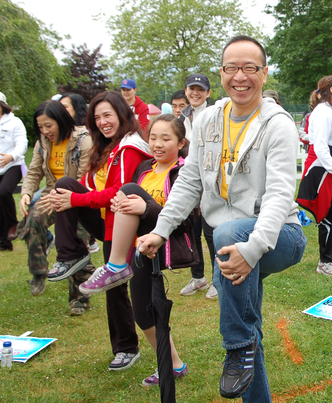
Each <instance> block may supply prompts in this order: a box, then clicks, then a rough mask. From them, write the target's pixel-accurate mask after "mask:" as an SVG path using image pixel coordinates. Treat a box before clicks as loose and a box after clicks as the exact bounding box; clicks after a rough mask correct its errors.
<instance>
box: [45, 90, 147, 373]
mask: <svg viewBox="0 0 332 403" xmlns="http://www.w3.org/2000/svg"><path fill="white" fill-rule="evenodd" d="M87 124H88V127H89V129H90V131H91V136H92V140H93V148H92V151H91V154H90V161H89V166H88V167H87V170H88V172H87V173H86V174H85V175H84V177H83V178H82V180H81V181H80V182H77V181H75V180H71V179H70V178H62V179H61V180H59V181H57V183H56V185H55V189H56V191H55V190H54V191H53V192H52V196H51V202H52V206H53V208H54V209H55V210H56V211H57V213H58V214H56V248H57V252H58V257H57V262H56V263H55V264H54V266H53V269H52V270H51V271H50V273H49V275H48V279H49V280H50V281H59V280H63V279H64V278H67V277H68V276H70V275H72V274H73V273H75V272H77V271H78V270H81V268H82V267H84V265H85V261H86V260H87V258H88V257H89V253H88V250H87V249H86V246H85V244H84V242H82V241H81V239H80V238H79V237H77V235H76V227H77V223H78V222H80V223H81V224H82V225H83V227H84V228H85V229H86V230H87V231H88V232H89V233H90V234H91V235H92V236H94V237H95V238H97V239H99V240H102V241H103V242H104V244H103V251H104V259H105V262H107V261H108V256H109V253H110V250H111V243H112V232H113V221H114V213H112V212H111V210H110V205H111V199H112V198H114V196H115V195H116V193H117V192H118V190H119V189H120V187H121V186H122V185H124V184H125V183H128V182H130V181H131V178H132V176H133V174H134V172H135V170H136V168H137V166H138V165H139V164H140V163H141V162H142V161H143V160H145V159H147V158H150V157H151V156H150V149H149V146H148V144H147V143H146V142H145V141H144V139H143V138H142V137H141V133H142V131H141V128H140V126H139V123H138V122H137V120H136V119H135V116H134V115H133V113H132V111H131V109H130V107H129V106H128V105H127V103H126V101H125V100H124V99H123V97H122V96H121V95H120V94H118V93H116V92H103V93H101V94H98V95H97V96H96V97H95V98H93V100H92V101H91V103H90V106H89V110H88V121H87ZM107 313H108V323H109V330H110V336H111V343H112V347H113V353H114V355H115V359H114V360H113V361H112V362H111V364H110V367H109V369H110V370H122V369H126V368H128V367H130V366H131V365H132V364H133V363H134V362H135V360H136V359H137V358H139V352H138V338H137V334H136V331H135V323H134V318H133V313H132V307H131V303H130V300H129V297H128V290H127V283H124V284H122V285H121V286H119V287H116V288H114V289H112V290H109V291H108V292H107Z"/></svg>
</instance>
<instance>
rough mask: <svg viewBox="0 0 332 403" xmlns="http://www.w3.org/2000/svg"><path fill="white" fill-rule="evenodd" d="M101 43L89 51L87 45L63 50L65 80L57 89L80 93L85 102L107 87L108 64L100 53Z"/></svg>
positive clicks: (62, 91)
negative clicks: (64, 54) (64, 56)
mask: <svg viewBox="0 0 332 403" xmlns="http://www.w3.org/2000/svg"><path fill="white" fill-rule="evenodd" d="M101 46H102V45H99V46H98V47H97V48H96V49H95V50H93V51H92V52H90V50H89V49H88V48H87V45H86V44H84V45H81V46H78V48H76V47H75V45H72V49H71V50H70V51H68V52H65V53H66V55H67V58H66V59H64V60H63V61H64V63H65V65H64V74H65V77H66V78H65V81H64V82H63V83H62V84H59V85H58V91H59V92H60V93H64V92H74V93H75V94H79V95H81V96H82V97H83V98H84V99H85V101H86V102H88V103H89V102H90V101H91V99H92V98H93V97H94V96H95V95H97V94H99V93H100V92H101V91H105V90H106V89H107V85H108V84H109V81H110V80H109V76H108V75H107V74H106V73H107V69H108V65H107V63H106V61H105V60H104V59H103V55H102V54H101V53H100V49H101Z"/></svg>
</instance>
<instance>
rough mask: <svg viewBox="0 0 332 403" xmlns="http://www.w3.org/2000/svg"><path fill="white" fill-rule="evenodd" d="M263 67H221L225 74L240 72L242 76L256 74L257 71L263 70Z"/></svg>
mask: <svg viewBox="0 0 332 403" xmlns="http://www.w3.org/2000/svg"><path fill="white" fill-rule="evenodd" d="M264 67H265V66H253V65H248V66H244V67H238V66H222V71H223V72H224V73H226V74H236V73H237V72H238V71H239V70H242V72H243V73H244V74H254V73H257V71H258V70H260V69H263V68H264Z"/></svg>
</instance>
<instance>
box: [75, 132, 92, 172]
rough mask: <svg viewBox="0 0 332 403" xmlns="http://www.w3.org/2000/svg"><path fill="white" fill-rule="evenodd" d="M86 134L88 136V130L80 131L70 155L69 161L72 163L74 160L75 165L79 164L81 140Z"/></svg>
mask: <svg viewBox="0 0 332 403" xmlns="http://www.w3.org/2000/svg"><path fill="white" fill-rule="evenodd" d="M86 136H88V132H83V133H81V134H80V135H79V137H78V139H77V143H76V146H75V148H74V149H73V154H72V156H71V163H72V164H73V163H74V162H75V163H76V166H77V167H78V166H79V163H80V157H81V146H82V141H83V140H84V138H85V137H86Z"/></svg>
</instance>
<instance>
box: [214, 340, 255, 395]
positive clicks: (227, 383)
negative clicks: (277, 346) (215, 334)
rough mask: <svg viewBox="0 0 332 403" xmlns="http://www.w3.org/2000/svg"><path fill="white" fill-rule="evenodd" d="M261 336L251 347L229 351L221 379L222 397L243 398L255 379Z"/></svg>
mask: <svg viewBox="0 0 332 403" xmlns="http://www.w3.org/2000/svg"><path fill="white" fill-rule="evenodd" d="M258 345H259V336H258V333H257V335H256V338H255V341H254V342H253V343H252V344H250V345H249V346H246V347H242V348H237V349H235V350H227V353H226V358H225V361H224V368H223V373H222V375H221V378H220V389H219V391H220V395H221V396H223V397H226V398H228V399H235V398H237V397H240V396H242V395H243V394H244V393H245V392H246V390H247V389H248V388H249V386H250V384H251V382H252V380H253V378H254V361H255V356H256V352H257V348H258Z"/></svg>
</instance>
